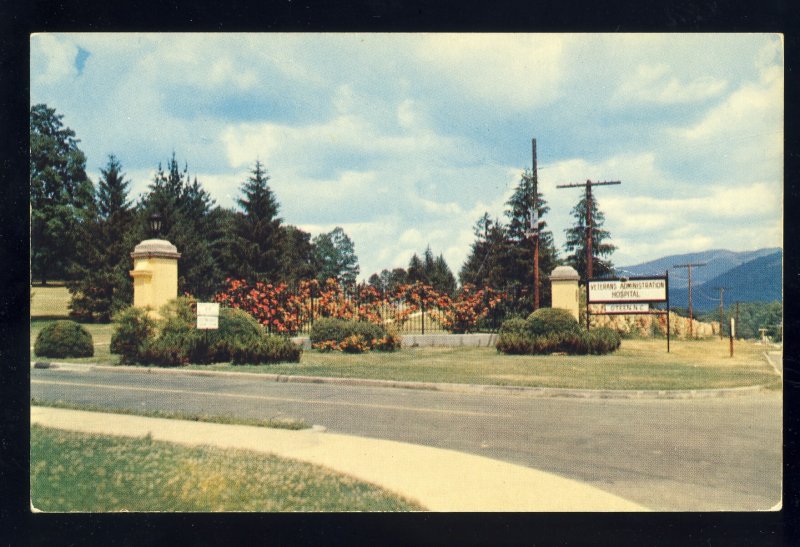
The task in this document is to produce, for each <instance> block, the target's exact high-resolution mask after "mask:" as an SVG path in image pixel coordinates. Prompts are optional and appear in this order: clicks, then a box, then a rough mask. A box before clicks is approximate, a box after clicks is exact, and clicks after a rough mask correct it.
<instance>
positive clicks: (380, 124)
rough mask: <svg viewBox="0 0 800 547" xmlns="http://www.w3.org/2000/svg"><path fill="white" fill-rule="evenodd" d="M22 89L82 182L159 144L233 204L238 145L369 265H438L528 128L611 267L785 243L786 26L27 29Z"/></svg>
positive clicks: (137, 176)
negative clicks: (421, 30) (714, 30)
mask: <svg viewBox="0 0 800 547" xmlns="http://www.w3.org/2000/svg"><path fill="white" fill-rule="evenodd" d="M30 66H31V73H30V77H31V81H30V84H31V104H36V103H40V102H44V103H47V104H48V105H49V106H50V107H53V108H55V109H56V110H57V112H58V113H60V114H63V115H64V119H63V121H64V123H65V124H66V125H67V126H69V127H71V128H72V129H73V130H75V132H76V133H77V137H78V138H79V139H80V140H81V144H80V147H81V149H82V150H83V151H84V152H85V153H86V156H87V171H88V172H89V175H90V177H91V178H92V179H93V180H94V181H96V180H97V179H98V177H99V172H100V168H101V167H103V166H104V165H105V164H106V161H107V157H108V154H114V155H116V156H117V157H118V158H119V160H120V161H121V162H122V164H123V168H124V171H125V173H126V174H127V176H128V178H129V179H130V180H131V181H132V185H131V186H132V195H133V196H134V197H135V196H138V194H140V193H141V192H143V191H145V190H146V188H147V185H148V184H149V182H150V181H151V180H152V177H153V174H154V173H155V171H156V169H157V167H158V164H159V163H162V164H165V163H166V162H167V160H168V159H169V158H170V157H171V155H172V152H173V151H175V154H176V157H177V159H178V161H179V162H180V164H181V166H183V164H184V163H188V166H189V171H190V174H191V176H192V177H194V176H195V175H196V176H197V178H198V180H199V181H200V182H201V183H202V184H203V186H204V187H205V188H206V189H207V190H208V191H209V192H210V193H211V195H212V196H213V198H214V199H215V200H216V202H217V203H218V204H220V205H223V206H233V205H234V203H235V199H236V197H237V196H238V192H239V187H240V186H241V184H242V182H243V181H244V180H245V179H246V178H247V176H248V171H249V170H250V169H251V168H252V166H253V163H254V162H255V160H256V158H258V159H260V160H261V162H262V163H264V164H265V166H266V168H267V170H268V172H269V175H270V176H271V184H272V188H273V190H274V192H275V194H276V195H277V197H278V200H279V202H280V204H281V211H280V215H281V217H282V218H283V219H284V221H285V222H286V223H289V224H294V225H297V226H299V227H301V228H303V229H304V230H306V231H309V232H310V233H311V234H312V235H316V234H319V233H322V232H327V231H330V230H331V229H333V228H334V227H335V226H342V227H343V228H344V229H345V231H346V232H347V234H348V235H349V236H350V237H351V238H352V239H353V241H354V243H355V248H356V253H357V254H358V257H359V263H360V266H361V274H362V275H361V276H362V277H364V278H366V277H368V276H369V275H370V274H371V273H373V272H376V271H380V270H381V269H382V268H392V267H397V266H402V267H405V266H407V264H408V260H409V258H410V257H411V254H412V253H414V252H417V253H422V252H423V251H424V250H425V247H426V246H427V245H430V246H431V249H432V250H433V252H434V253H435V254H439V253H443V254H444V256H445V258H446V260H447V262H448V264H449V265H450V267H451V269H452V270H453V271H454V273H456V274H457V272H458V270H459V269H460V267H461V265H462V264H463V262H464V260H465V259H466V257H467V255H468V253H469V248H470V244H471V243H472V242H473V240H474V236H473V226H474V224H475V222H476V221H477V220H478V218H479V217H480V216H481V215H482V214H483V213H484V211H487V212H488V213H489V214H490V215H492V216H499V215H502V213H503V211H504V209H505V205H504V203H505V201H506V200H507V199H508V197H509V196H510V194H511V193H512V192H513V189H514V187H515V185H516V184H517V182H518V181H519V176H520V173H521V171H522V169H524V168H529V167H530V166H531V142H530V141H531V138H532V137H535V138H536V140H537V149H538V164H539V190H540V192H541V193H542V194H544V197H545V199H546V200H547V201H548V203H549V205H550V208H551V210H550V213H549V215H547V217H545V220H547V221H548V223H549V226H550V228H551V229H552V231H553V234H554V237H555V240H556V244H557V245H558V246H559V248H561V246H562V245H563V242H564V230H565V229H566V228H567V227H569V225H570V224H571V220H572V219H571V217H570V210H571V208H572V207H573V206H574V205H575V203H576V202H577V201H578V199H579V197H580V196H579V190H578V189H568V190H566V189H559V190H556V185H557V184H565V183H570V182H584V181H586V180H587V179H591V180H621V181H622V185H621V186H609V187H601V188H598V189H597V191H596V193H595V196H596V198H597V199H598V203H599V206H600V208H601V210H602V211H603V212H604V213H605V216H606V223H605V228H606V229H608V230H609V231H610V232H611V236H612V242H613V243H614V244H615V245H616V246H617V247H618V250H617V251H616V253H615V254H614V256H613V257H612V260H613V262H614V263H615V264H616V265H628V264H635V263H640V262H644V261H647V260H651V259H654V258H658V257H660V256H664V255H667V254H677V253H688V252H694V251H701V250H706V249H712V248H725V249H730V250H733V251H742V250H750V249H757V248H760V247H767V246H770V247H771V246H782V245H783V231H782V224H783V85H784V82H783V40H782V37H781V36H779V35H774V34H652V35H651V34H626V35H618V34H459V35H452V34H100V33H97V34H36V35H33V36H32V37H31V63H30Z"/></svg>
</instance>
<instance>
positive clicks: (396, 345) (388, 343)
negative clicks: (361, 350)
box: [372, 332, 401, 351]
mask: <svg viewBox="0 0 800 547" xmlns="http://www.w3.org/2000/svg"><path fill="white" fill-rule="evenodd" d="M400 344H401V339H400V335H398V334H397V333H394V332H387V333H386V336H384V337H382V338H378V339H377V340H375V342H374V343H373V344H372V349H375V350H378V351H396V350H398V349H400Z"/></svg>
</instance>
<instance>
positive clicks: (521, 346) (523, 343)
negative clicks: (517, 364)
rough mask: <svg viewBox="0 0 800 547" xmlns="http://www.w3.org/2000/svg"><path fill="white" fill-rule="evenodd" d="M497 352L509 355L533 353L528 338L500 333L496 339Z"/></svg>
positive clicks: (531, 342)
mask: <svg viewBox="0 0 800 547" xmlns="http://www.w3.org/2000/svg"><path fill="white" fill-rule="evenodd" d="M496 347H497V351H500V352H502V353H508V354H509V355H530V354H532V353H534V351H533V340H532V338H531V337H530V336H526V335H525V334H520V333H518V332H504V333H501V334H500V336H499V338H498V339H497V345H496Z"/></svg>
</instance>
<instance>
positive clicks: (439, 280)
mask: <svg viewBox="0 0 800 547" xmlns="http://www.w3.org/2000/svg"><path fill="white" fill-rule="evenodd" d="M430 283H431V286H432V287H433V288H434V289H436V290H437V291H439V292H440V293H444V294H449V295H452V294H454V293H455V292H456V278H455V276H454V275H453V272H452V271H451V270H450V266H448V265H447V262H446V261H445V259H444V255H442V254H440V255H439V256H437V257H436V259H435V260H434V262H433V269H432V271H431V274H430Z"/></svg>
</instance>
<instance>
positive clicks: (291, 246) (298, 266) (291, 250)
mask: <svg viewBox="0 0 800 547" xmlns="http://www.w3.org/2000/svg"><path fill="white" fill-rule="evenodd" d="M281 230H282V231H283V235H282V237H281V241H282V242H283V248H282V250H281V255H280V261H279V276H278V277H279V280H280V281H283V282H286V283H290V284H296V283H297V282H298V281H301V280H304V279H313V278H315V277H316V276H317V273H318V272H317V267H316V262H315V260H314V245H312V243H311V234H309V233H308V232H304V231H303V230H301V229H300V228H297V227H296V226H282V227H281Z"/></svg>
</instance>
